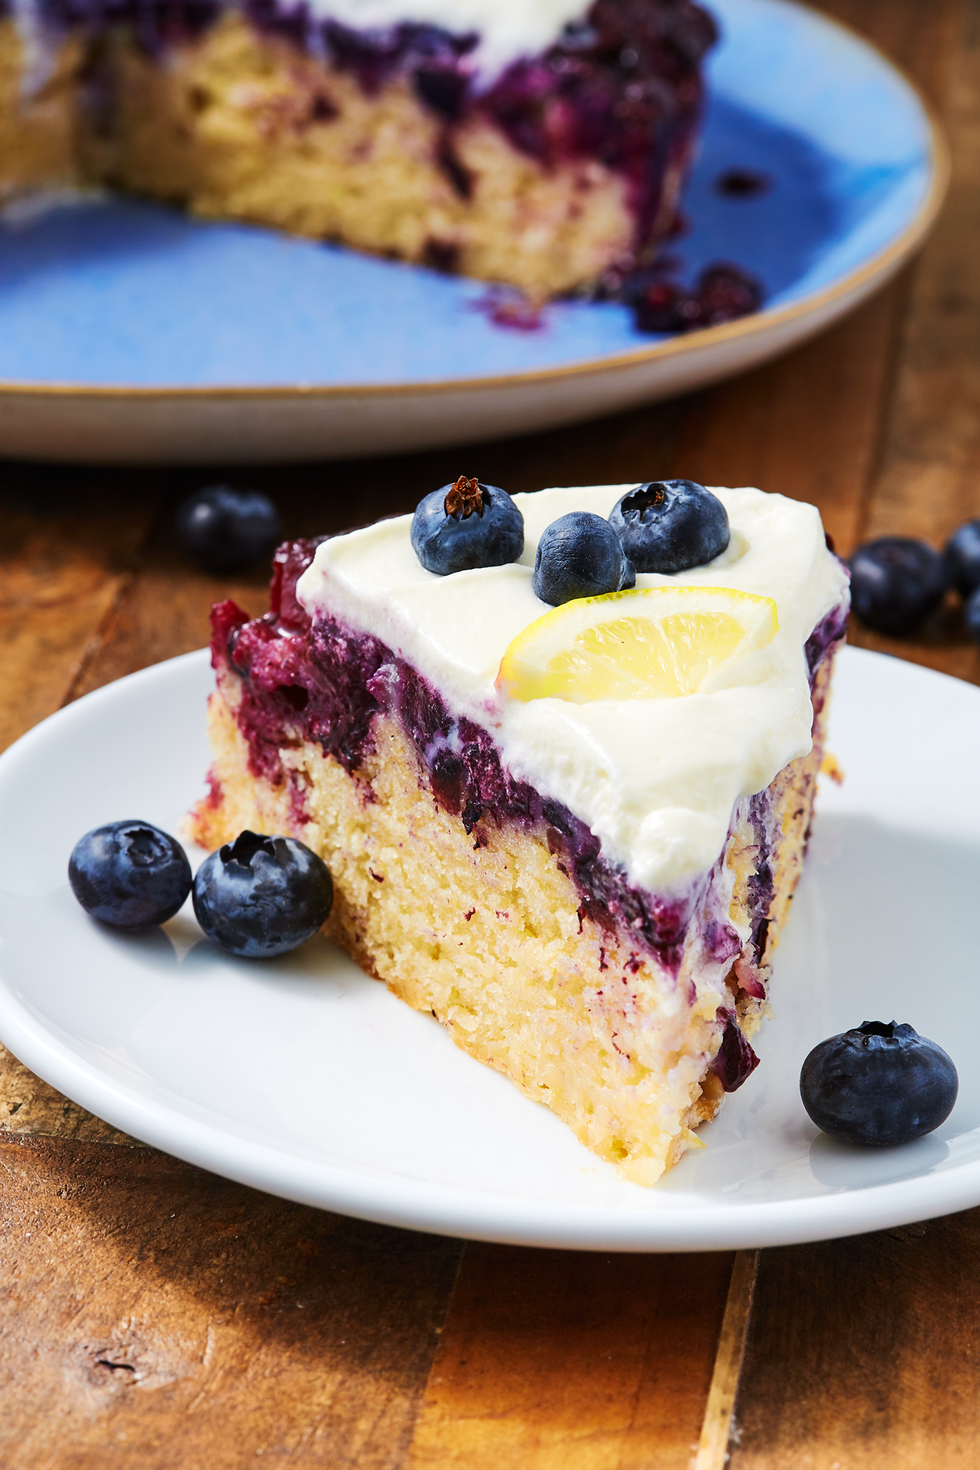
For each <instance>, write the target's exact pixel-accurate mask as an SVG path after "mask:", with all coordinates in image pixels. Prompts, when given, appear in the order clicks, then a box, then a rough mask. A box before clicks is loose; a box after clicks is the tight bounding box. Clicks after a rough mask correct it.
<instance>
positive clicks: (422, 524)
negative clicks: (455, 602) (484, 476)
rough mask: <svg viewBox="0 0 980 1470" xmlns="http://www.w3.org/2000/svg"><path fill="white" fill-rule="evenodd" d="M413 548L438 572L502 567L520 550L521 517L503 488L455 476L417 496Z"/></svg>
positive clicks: (413, 520) (432, 570)
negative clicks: (420, 496)
mask: <svg viewBox="0 0 980 1470" xmlns="http://www.w3.org/2000/svg"><path fill="white" fill-rule="evenodd" d="M412 549H413V551H414V552H415V555H416V556H417V557H418V559H419V561H420V562H421V563H422V565H423V566H424V567H425V569H426V571H427V572H435V574H436V576H437V577H448V576H449V575H450V574H451V573H452V572H468V571H470V570H471V569H472V568H473V567H502V566H506V565H507V563H508V562H512V561H517V559H518V557H519V556H520V555H521V553H522V551H523V550H524V517H523V516H522V515H521V513H520V511H519V510H518V509H517V506H516V505H515V504H514V502H513V501H512V500H511V498H510V496H509V495H508V494H507V491H506V490H501V489H500V488H499V486H497V485H484V484H483V483H482V482H481V481H480V480H469V479H467V478H466V476H465V475H460V477H459V479H458V480H455V481H454V482H453V484H452V485H443V487H442V489H441V490H433V491H432V492H431V494H429V495H426V496H425V498H424V499H423V500H420V501H419V503H418V506H417V507H416V510H415V514H414V516H413V517H412Z"/></svg>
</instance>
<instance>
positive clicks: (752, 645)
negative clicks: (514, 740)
mask: <svg viewBox="0 0 980 1470" xmlns="http://www.w3.org/2000/svg"><path fill="white" fill-rule="evenodd" d="M778 628H779V624H778V622H777V620H776V604H775V603H774V602H773V600H772V598H771V597H756V596H755V595H754V594H753V593H751V592H738V591H736V590H735V589H734V588H732V587H637V588H634V589H632V590H631V591H629V592H608V593H606V594H605V596H603V597H580V598H577V599H576V600H575V601H574V602H566V603H564V605H563V606H562V607H556V608H555V609H554V610H553V611H552V612H549V613H545V615H544V617H541V618H538V619H537V621H536V622H533V623H532V624H531V625H530V627H528V628H525V629H524V631H523V633H519V634H518V635H517V637H516V638H515V639H514V641H513V642H512V643H511V644H510V646H509V647H508V649H507V651H506V653H505V654H504V656H503V658H502V659H501V661H500V672H499V674H498V675H497V688H498V689H501V690H502V691H503V692H504V693H505V694H507V695H509V696H510V698H511V699H522V700H529V699H543V698H545V697H547V696H551V697H552V698H554V699H567V700H569V701H570V702H571V703H573V704H588V703H589V702H590V701H592V700H594V699H678V698H680V697H681V696H682V695H685V694H696V693H697V692H698V690H699V689H701V687H702V685H703V684H704V683H705V680H707V679H708V677H709V676H710V675H711V674H713V673H715V672H716V671H717V670H719V669H720V668H721V667H722V665H726V666H727V665H730V664H732V663H733V661H738V662H741V661H742V659H743V658H744V657H745V656H746V655H747V654H751V653H754V652H755V651H756V650H758V649H762V648H765V647H766V645H767V644H769V643H771V642H772V640H773V638H774V637H775V636H776V633H777V631H778ZM726 672H728V673H729V674H734V673H735V672H736V670H735V667H734V666H733V667H731V668H729V669H727V670H726ZM725 682H728V681H727V680H726V681H725Z"/></svg>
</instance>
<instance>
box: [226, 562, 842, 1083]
mask: <svg viewBox="0 0 980 1470" xmlns="http://www.w3.org/2000/svg"><path fill="white" fill-rule="evenodd" d="M318 544H319V542H318V541H313V540H304V541H293V542H288V543H286V544H285V545H283V546H281V547H280V548H279V550H278V551H277V552H276V555H275V559H274V570H273V578H272V584H271V595H270V608H269V612H268V613H266V614H265V615H264V616H263V617H261V618H256V619H252V620H250V619H249V617H248V614H247V613H245V612H244V611H243V609H242V608H240V607H239V606H238V605H237V604H236V603H234V602H232V601H226V602H221V603H217V604H216V605H215V607H214V609H213V611H212V630H213V633H212V663H213V665H214V667H215V669H216V671H217V672H218V674H219V675H221V674H223V673H225V672H230V673H233V674H235V675H237V677H238V680H239V681H240V689H241V695H240V701H239V702H238V703H237V705H236V709H235V718H236V721H237V724H238V727H239V729H240V730H241V732H242V734H243V735H244V737H245V739H246V740H247V742H248V748H249V767H250V770H251V773H252V774H253V775H254V776H256V777H259V778H262V779H264V780H266V781H268V782H270V783H272V784H273V785H281V784H283V783H286V782H288V781H289V776H288V773H287V772H286V770H285V769H284V767H283V763H282V760H281V751H282V750H283V749H288V748H290V747H294V746H296V745H298V744H301V743H305V742H310V743H314V744H317V745H319V746H320V748H321V749H322V750H323V751H324V753H325V754H327V755H331V756H333V757H334V758H335V759H336V760H337V761H338V762H339V763H340V765H341V766H342V767H343V768H344V770H345V771H347V773H348V774H349V775H350V776H352V777H353V778H354V779H355V780H356V779H358V775H359V770H360V768H361V767H362V765H363V763H364V761H365V758H366V757H367V756H368V755H370V753H371V751H372V749H373V741H374V735H373V725H374V721H375V717H376V716H378V715H381V714H384V715H389V716H394V717H395V718H397V720H398V721H399V722H400V724H401V726H402V728H403V730H404V732H405V734H406V736H407V737H408V738H409V739H410V740H411V741H412V742H413V744H414V746H415V749H416V751H417V753H418V757H419V762H420V781H422V782H424V784H425V785H427V787H428V788H429V789H430V790H431V792H432V795H433V798H434V799H435V801H436V802H437V803H438V804H439V806H440V807H442V808H443V810H445V811H446V812H448V813H450V814H451V815H453V816H456V817H458V818H459V820H460V822H461V823H462V825H463V827H464V828H465V831H466V832H467V834H468V835H470V836H471V837H472V838H473V841H474V843H475V845H476V846H477V847H479V846H483V845H485V844H486V841H487V832H488V830H490V829H491V828H493V827H499V826H501V825H503V824H504V823H516V824H517V825H518V826H520V827H523V828H524V829H525V830H527V831H528V832H530V833H534V834H535V835H536V836H540V837H541V838H543V840H544V841H546V842H547V845H548V848H549V850H550V851H551V853H552V854H553V855H554V856H555V858H556V860H557V862H558V865H559V867H560V868H561V870H562V871H563V872H564V873H565V874H566V875H567V876H568V877H569V878H570V879H571V880H572V881H573V883H574V884H575V886H576V889H577V891H578V895H579V899H580V904H579V919H580V921H583V922H584V921H585V920H589V921H591V922H592V923H594V924H596V925H597V926H598V927H599V929H600V930H602V931H605V932H607V933H619V934H620V935H622V934H624V933H625V934H627V935H628V936H629V943H630V945H632V946H633V947H634V949H635V955H636V963H637V967H638V966H639V963H640V956H641V955H642V953H643V952H646V953H649V954H652V955H653V956H655V958H656V959H657V961H658V962H659V964H660V965H661V966H662V967H663V968H664V969H665V970H667V971H668V972H672V973H673V974H675V975H676V974H677V973H678V971H679V969H680V965H681V961H682V958H683V953H684V947H685V944H686V943H687V942H688V941H689V940H690V939H691V938H692V937H693V928H692V926H694V925H697V926H699V933H698V939H699V942H700V945H701V946H702V951H703V954H704V956H705V958H706V959H707V960H709V961H711V962H713V963H716V964H719V965H725V964H727V963H729V962H730V961H735V962H736V963H735V968H734V989H735V1001H736V1002H740V1001H741V1000H742V999H746V1000H750V1001H759V1000H764V999H765V994H766V988H765V976H766V975H767V969H766V965H765V957H766V945H767V937H768V927H769V920H768V915H769V912H770V907H771V904H772V900H773V894H774V879H773V867H772V857H773V850H774V843H775V840H776V824H775V820H774V813H773V802H772V796H771V793H770V791H768V790H766V791H763V792H760V793H759V794H758V795H756V796H753V797H751V798H749V799H748V800H747V801H745V802H743V803H741V804H740V810H739V813H737V814H736V817H735V819H733V825H734V821H737V820H739V819H740V820H742V821H743V822H747V823H748V825H749V827H750V829H751V831H752V833H753V850H754V855H755V862H754V874H753V876H752V877H751V879H750V880H749V892H748V906H749V919H750V923H751V937H750V941H749V944H748V946H743V942H742V939H741V938H740V936H739V935H738V934H737V933H736V932H735V930H734V929H732V927H731V926H730V924H729V923H728V922H727V899H725V898H724V896H723V895H724V883H723V881H722V880H723V872H722V869H723V857H720V858H719V860H718V862H717V863H716V865H715V868H714V869H713V870H712V872H711V873H709V874H706V875H705V876H704V878H703V879H702V880H701V881H700V882H698V883H697V884H695V885H693V886H692V888H691V890H690V891H689V892H688V893H686V894H684V895H682V896H680V897H678V896H671V897H669V898H666V897H663V896H658V895H657V894H654V893H650V892H648V891H645V890H642V889H638V888H636V887H634V886H633V885H632V884H631V883H630V882H629V879H628V877H627V874H626V872H625V870H624V869H623V868H622V867H620V866H618V865H617V864H615V863H613V862H611V861H610V860H609V859H608V858H606V857H605V856H604V855H603V854H602V853H601V851H600V844H599V840H598V838H597V837H596V836H595V835H594V834H593V833H592V832H591V830H590V829H589V828H588V827H587V826H586V825H585V823H584V822H582V821H581V820H580V819H579V818H578V817H576V816H575V815H574V814H573V813H572V812H571V811H569V809H568V808H567V807H566V806H564V805H563V804H562V803H561V802H558V801H555V800H552V799H550V798H547V797H545V796H543V795H542V794H541V793H540V792H539V791H537V790H536V789H535V788H534V787H532V786H530V785H529V784H528V783H527V782H524V781H521V780H518V779H516V778H515V777H514V776H513V775H512V774H511V773H510V772H509V771H508V770H507V768H506V767H505V765H504V764H503V761H502V759H501V755H500V752H499V750H498V748H497V746H496V744H495V743H494V740H493V738H492V737H491V735H490V734H489V733H488V732H487V731H486V730H485V729H483V728H482V727H480V726H479V725H477V724H475V723H474V722H473V721H471V720H469V719H467V718H465V717H456V716H455V715H453V713H452V712H451V711H450V710H449V709H448V708H447V706H446V704H445V702H444V700H443V699H442V698H441V696H440V695H439V693H438V692H437V691H436V690H435V689H434V688H433V687H432V685H431V684H429V683H428V681H427V680H425V679H424V678H423V677H422V676H421V675H420V674H419V673H418V671H417V670H416V669H415V668H413V667H412V666H411V665H410V664H408V663H406V662H405V661H404V660H403V659H400V658H399V657H397V655H396V654H394V653H393V652H392V650H391V649H390V648H388V647H386V646H385V644H384V643H382V642H381V641H380V640H378V639H377V638H374V637H372V636H370V635H368V634H363V633H358V632H356V631H354V630H353V629H351V628H350V627H348V626H347V625H345V624H344V623H342V622H340V621H338V620H336V619H334V618H330V617H320V618H318V619H317V620H316V621H315V622H314V621H312V620H311V619H310V617H309V615H308V614H307V613H306V611H305V609H304V608H303V607H302V606H301V605H300V604H299V602H298V600H297V597H296V583H297V581H298V579H299V577H300V576H301V575H302V573H303V572H304V571H305V570H306V568H307V566H308V565H309V564H310V562H311V561H312V559H313V555H314V552H315V550H316V547H317V545H318ZM838 623H839V619H838V617H837V614H836V613H835V614H832V615H831V616H830V617H828V618H827V619H825V620H824V623H822V624H821V625H820V627H819V628H818V629H816V630H815V632H814V634H813V637H812V639H811V644H812V645H813V656H814V658H815V659H816V660H817V661H818V662H819V661H820V659H821V658H822V657H823V656H825V654H826V653H827V652H828V651H829V650H831V649H832V647H833V646H834V645H835V644H836V642H837V641H838V640H839V637H840V634H841V628H840V627H839V626H838ZM818 648H822V650H823V653H822V654H818V652H817V650H818ZM808 649H809V645H808ZM814 667H815V665H814ZM816 697H817V696H816V691H815V699H816ZM291 796H292V803H293V811H294V814H295V816H296V819H297V822H298V823H302V822H303V821H304V818H305V812H304V807H303V796H302V792H301V791H299V790H298V789H293V790H291ZM364 796H365V800H371V799H373V798H372V794H371V791H370V787H369V786H368V784H367V783H366V782H365V785H364ZM719 1020H720V1021H722V1022H723V1024H724V1025H725V1034H726V1038H727V1039H726V1041H725V1042H724V1043H723V1045H722V1048H721V1051H720V1052H719V1056H718V1059H717V1061H716V1063H715V1067H714V1070H715V1071H716V1073H717V1075H718V1077H719V1080H720V1082H721V1083H722V1086H723V1087H724V1088H725V1090H726V1091H733V1090H734V1089H735V1088H736V1087H738V1086H740V1085H741V1083H742V1082H744V1081H745V1079H746V1078H747V1077H748V1075H749V1074H750V1072H751V1071H752V1070H753V1068H754V1067H755V1065H756V1058H755V1055H754V1053H753V1052H752V1048H751V1047H750V1046H749V1044H748V1042H747V1041H745V1039H744V1037H743V1036H742V1033H741V1031H740V1029H739V1026H738V1022H737V1015H736V1011H735V1010H734V1009H733V1010H732V1011H731V1012H730V1013H729V1012H725V1014H724V1015H721V1014H719ZM729 1032H730V1033H731V1035H730V1036H729V1035H728V1033H729Z"/></svg>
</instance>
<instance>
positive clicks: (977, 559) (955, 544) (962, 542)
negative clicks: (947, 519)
mask: <svg viewBox="0 0 980 1470" xmlns="http://www.w3.org/2000/svg"><path fill="white" fill-rule="evenodd" d="M946 566H947V569H948V571H949V575H950V579H951V581H952V583H953V586H954V587H955V588H956V590H957V591H958V592H961V593H962V594H963V596H964V597H969V595H970V593H971V592H975V591H976V589H977V588H978V587H980V521H967V522H966V523H965V524H964V525H962V526H960V528H959V530H958V531H954V532H953V534H952V536H950V538H949V540H948V541H947V542H946Z"/></svg>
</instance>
